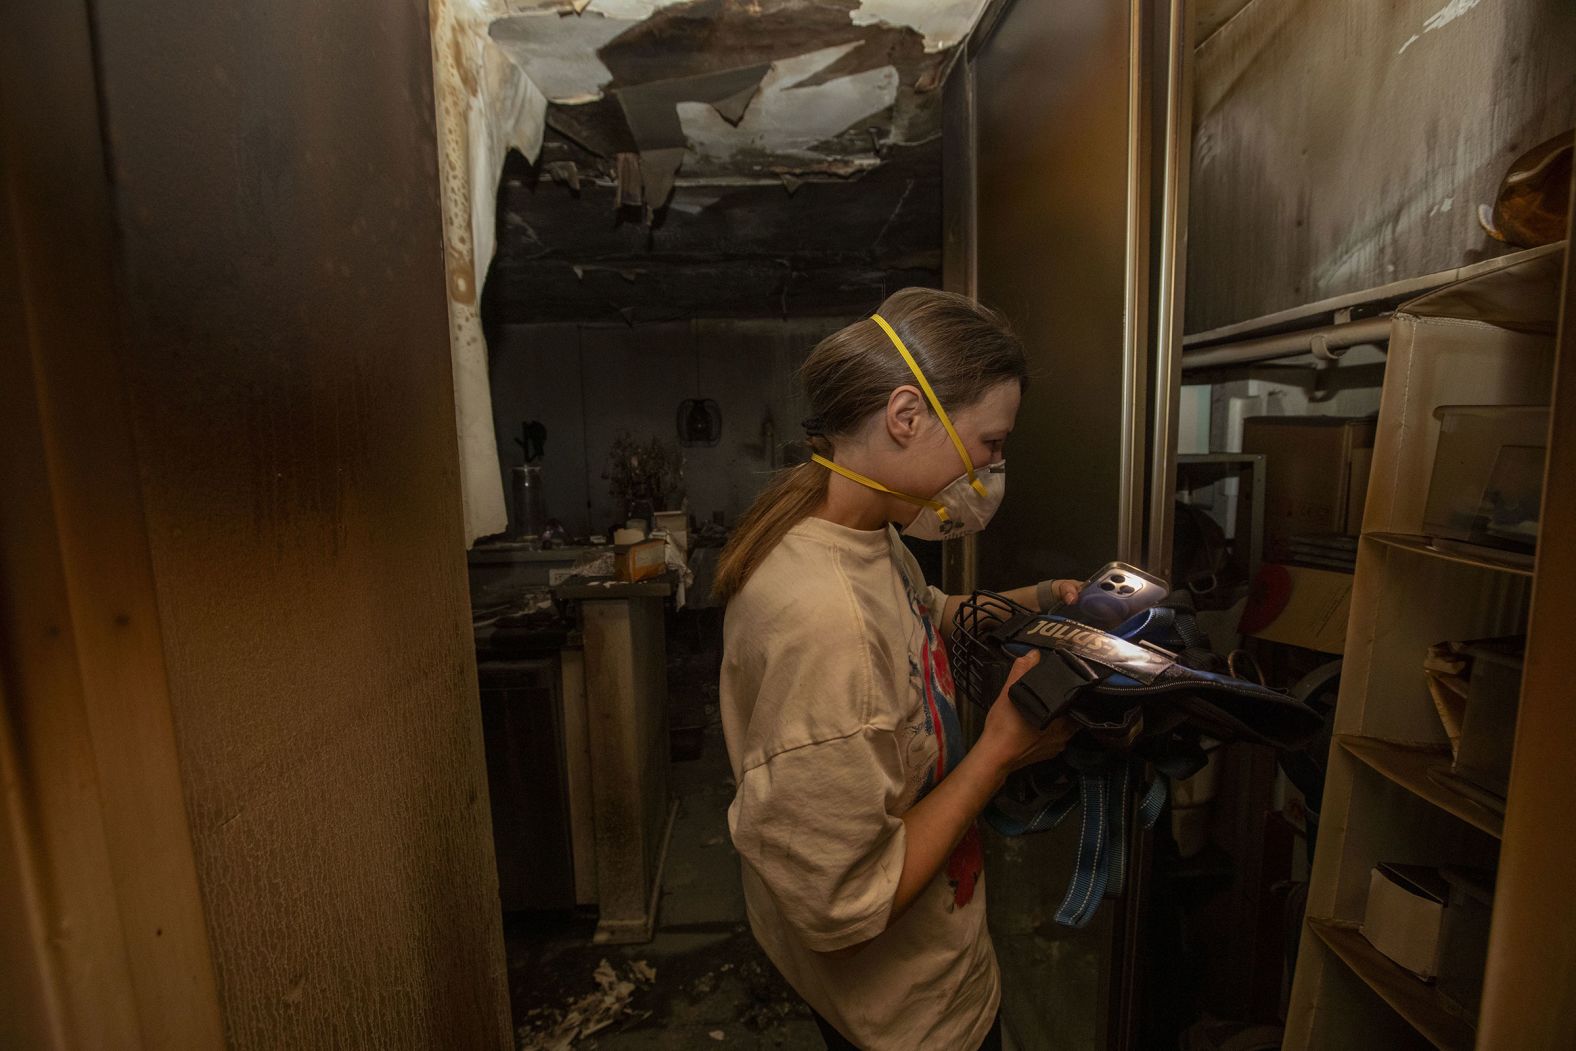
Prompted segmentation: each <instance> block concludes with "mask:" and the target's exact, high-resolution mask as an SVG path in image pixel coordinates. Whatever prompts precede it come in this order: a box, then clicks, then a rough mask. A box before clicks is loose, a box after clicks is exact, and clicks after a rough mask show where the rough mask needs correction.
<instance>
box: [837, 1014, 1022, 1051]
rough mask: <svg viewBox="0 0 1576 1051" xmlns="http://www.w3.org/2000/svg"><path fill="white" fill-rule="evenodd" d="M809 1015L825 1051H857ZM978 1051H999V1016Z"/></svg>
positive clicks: (846, 1039)
mask: <svg viewBox="0 0 1576 1051" xmlns="http://www.w3.org/2000/svg"><path fill="white" fill-rule="evenodd" d="M810 1013H811V1014H813V1015H815V1024H816V1025H818V1026H820V1028H821V1039H822V1040H825V1041H826V1051H859V1048H858V1047H857V1046H856V1045H854V1044H851V1043H849V1042H848V1038H847V1037H845V1036H844V1035H843V1034H842V1033H839V1032H838V1031H837V1030H836V1029H833V1028H832V1023H831V1022H828V1021H827V1020H826V1019H824V1018H822V1017H821V1016H820V1014H819V1013H818V1012H816V1011H814V1010H812V1011H811V1012H810ZM979 1051H1001V1015H1000V1014H998V1015H996V1020H995V1021H994V1022H992V1023H991V1025H990V1032H988V1033H986V1034H985V1039H984V1041H983V1042H981V1044H980V1047H979Z"/></svg>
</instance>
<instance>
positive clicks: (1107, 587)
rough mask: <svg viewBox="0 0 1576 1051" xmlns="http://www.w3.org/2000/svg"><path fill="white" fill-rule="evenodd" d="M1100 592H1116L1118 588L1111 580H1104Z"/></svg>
mask: <svg viewBox="0 0 1576 1051" xmlns="http://www.w3.org/2000/svg"><path fill="white" fill-rule="evenodd" d="M1100 590H1101V591H1115V590H1116V588H1115V587H1114V586H1113V585H1112V584H1111V582H1110V581H1109V580H1102V581H1101V582H1100Z"/></svg>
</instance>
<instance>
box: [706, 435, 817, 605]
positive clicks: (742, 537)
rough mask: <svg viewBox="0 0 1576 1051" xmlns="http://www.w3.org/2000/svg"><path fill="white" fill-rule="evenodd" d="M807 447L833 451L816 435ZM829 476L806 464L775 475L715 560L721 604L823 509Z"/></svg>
mask: <svg viewBox="0 0 1576 1051" xmlns="http://www.w3.org/2000/svg"><path fill="white" fill-rule="evenodd" d="M809 444H810V448H811V449H812V450H814V451H815V452H819V453H820V454H821V455H823V456H825V455H828V454H830V453H831V451H832V446H831V443H830V442H828V441H827V440H826V439H825V438H819V437H813V438H811V439H810V440H809ZM828 477H829V476H828V474H827V471H826V468H824V467H822V466H821V465H820V464H816V463H811V462H808V461H807V462H805V463H801V464H798V465H796V466H793V467H788V468H784V469H783V470H781V471H778V472H777V473H776V474H775V475H773V476H772V479H771V481H769V482H767V483H766V488H765V489H762V490H761V493H760V495H759V496H757V497H756V498H755V501H754V503H752V504H750V509H749V510H748V511H746V512H745V513H744V517H743V518H741V519H740V520H739V524H738V526H737V527H735V528H734V530H733V535H732V536H730V537H729V538H728V544H727V546H726V547H724V548H723V549H722V556H721V557H720V558H719V559H718V560H717V576H716V580H715V582H714V583H713V584H712V594H714V595H715V596H716V597H717V599H718V600H719V601H722V602H727V601H728V600H729V599H731V598H733V596H734V595H737V594H738V593H739V589H740V588H742V587H744V582H745V581H746V580H748V579H750V574H752V573H754V572H755V570H756V569H757V568H759V567H760V564H761V563H762V562H764V561H766V556H767V555H769V554H771V551H772V548H774V547H776V546H777V542H778V541H779V540H781V539H782V538H783V537H784V536H785V535H786V534H787V532H788V530H790V529H792V528H793V527H794V526H795V525H796V524H798V522H799V521H800V520H801V519H803V518H805V517H807V516H808V515H809V514H810V512H812V511H814V510H815V509H816V508H817V507H819V506H820V504H821V501H822V500H824V499H826V485H827V478H828Z"/></svg>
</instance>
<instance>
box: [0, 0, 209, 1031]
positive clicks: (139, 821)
mask: <svg viewBox="0 0 1576 1051" xmlns="http://www.w3.org/2000/svg"><path fill="white" fill-rule="evenodd" d="M41 99H42V100H48V101H47V104H40V102H39V100H41ZM103 134H104V133H103V128H102V127H101V123H100V114H99V110H98V99H97V96H96V85H95V78H94V68H93V53H92V31H91V27H90V25H89V12H88V10H87V9H86V7H85V6H83V5H73V4H69V3H68V4H56V5H43V6H39V5H7V6H6V7H5V8H4V9H3V10H0V491H3V492H4V494H5V495H4V497H3V498H0V701H3V704H0V724H3V725H0V775H3V781H0V785H3V788H0V791H3V795H4V803H3V805H4V822H3V826H0V843H3V845H0V870H3V873H0V917H4V919H3V920H0V926H3V927H4V928H5V929H6V936H5V939H4V949H3V962H0V1046H3V1047H7V1048H10V1047H16V1048H24V1047H25V1048H35V1047H37V1048H66V1047H115V1048H121V1047H125V1048H133V1047H144V1046H145V1047H161V1048H162V1047H171V1048H194V1049H196V1048H213V1047H218V1046H220V1044H221V1042H222V1031H221V1020H220V1014H219V1005H218V1002H217V991H216V988H215V983H214V978H213V969H212V961H211V957H210V946H209V941H208V934H207V931H206V930H205V925H204V916H203V911H202V907H201V902H200V900H199V895H198V880H197V872H196V867H195V864H194V860H193V849H192V840H191V831H190V828H189V826H188V822H187V815H186V811H185V807H184V804H183V799H182V792H181V785H180V780H179V774H178V769H177V744H176V739H175V735H174V731H173V728H172V720H171V711H170V698H169V695H168V692H167V684H166V674H165V664H164V657H163V652H162V641H163V640H162V638H161V631H160V625H159V618H158V611H157V609H156V607H155V595H154V589H153V568H152V565H151V562H150V559H149V552H148V538H147V534H146V526H145V523H144V520H143V515H142V506H141V503H140V499H139V492H138V486H139V478H138V463H137V458H136V455H135V450H134V446H133V443H132V421H131V416H130V411H129V406H128V404H127V400H126V392H125V384H124V371H123V354H124V350H125V347H124V342H123V332H122V328H121V325H120V318H119V315H118V303H117V282H116V275H115V272H114V254H113V253H114V244H115V242H114V236H115V229H114V223H113V216H112V213H111V201H110V197H109V193H108V188H107V186H106V183H105V175H106V160H107V159H106V157H105V155H104V152H103V138H102V137H103Z"/></svg>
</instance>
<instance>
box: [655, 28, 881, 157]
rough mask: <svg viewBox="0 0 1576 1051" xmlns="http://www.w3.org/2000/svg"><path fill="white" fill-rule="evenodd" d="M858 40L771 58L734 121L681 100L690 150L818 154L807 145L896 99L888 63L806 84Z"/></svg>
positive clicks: (728, 154) (708, 153)
mask: <svg viewBox="0 0 1576 1051" xmlns="http://www.w3.org/2000/svg"><path fill="white" fill-rule="evenodd" d="M859 46H860V45H859V44H858V43H857V42H856V43H852V44H840V45H838V46H836V47H829V48H823V49H821V50H820V51H812V52H811V53H810V54H808V55H799V56H797V57H795V58H791V59H784V60H783V61H780V62H774V63H772V67H771V69H770V70H769V71H768V72H767V74H766V76H765V77H764V78H763V79H762V80H761V86H760V90H759V92H758V93H757V94H756V96H755V98H754V99H752V100H751V102H750V104H749V106H748V107H747V108H746V109H745V111H744V116H743V117H742V118H741V119H740V120H739V122H738V123H737V124H730V123H729V122H728V121H727V120H726V119H724V118H723V116H722V115H721V114H719V113H718V112H717V110H716V109H715V108H714V107H712V106H709V105H707V104H705V103H696V102H683V103H680V104H679V106H678V112H679V121H680V123H681V124H682V125H683V127H684V136H685V138H686V139H688V140H689V149H690V152H691V154H693V155H695V156H696V157H703V158H707V159H710V160H714V161H718V160H726V159H727V158H729V157H731V156H733V155H734V154H737V153H743V152H746V151H754V152H756V153H768V154H784V155H787V156H790V157H797V158H801V159H808V158H817V157H820V156H821V155H820V154H816V153H814V152H812V150H811V147H813V146H815V145H816V144H818V143H821V142H824V141H826V140H827V139H832V138H835V137H836V136H838V135H840V134H842V133H843V132H844V131H847V130H848V129H849V128H851V127H853V126H854V125H855V124H857V123H859V122H860V121H862V120H865V119H867V118H869V117H873V116H875V115H877V114H879V113H882V112H884V111H886V110H888V109H890V108H891V107H892V105H893V103H895V102H896V101H897V88H898V77H897V70H896V69H894V68H893V67H891V66H883V67H881V68H880V69H872V70H868V71H866V72H864V73H858V74H855V75H853V76H848V77H838V78H837V79H836V80H829V81H825V82H823V83H820V84H813V85H808V86H805V85H803V83H802V82H803V81H805V80H808V79H809V78H811V77H813V76H814V75H815V74H817V73H819V72H821V71H823V70H825V69H826V68H828V67H829V66H831V65H832V64H833V63H835V62H836V61H837V60H838V59H839V58H841V57H843V56H844V55H846V54H848V53H849V52H850V51H852V50H853V49H854V48H856V47H859Z"/></svg>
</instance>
